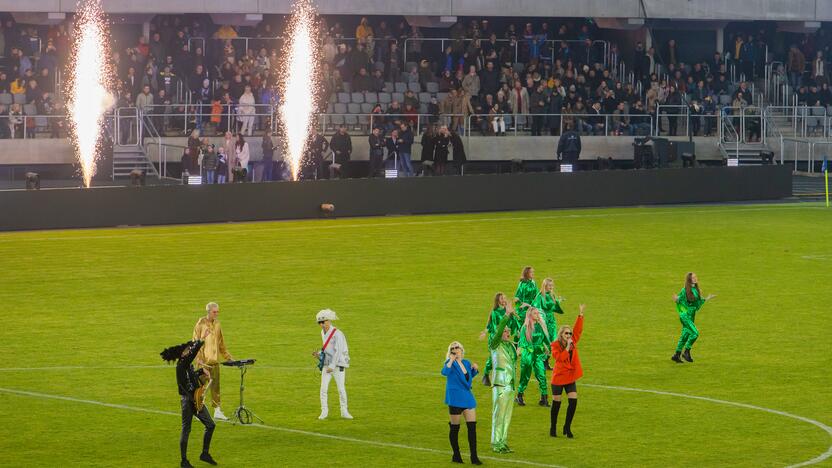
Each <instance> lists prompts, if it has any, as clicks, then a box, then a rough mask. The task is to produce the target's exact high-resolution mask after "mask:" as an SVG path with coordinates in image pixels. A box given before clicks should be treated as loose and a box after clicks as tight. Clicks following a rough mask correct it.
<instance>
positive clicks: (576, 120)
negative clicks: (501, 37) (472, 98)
mask: <svg viewBox="0 0 832 468" xmlns="http://www.w3.org/2000/svg"><path fill="white" fill-rule="evenodd" d="M535 117H540V118H543V119H544V122H543V124H542V125H541V126H540V129H541V133H543V132H542V131H543V130H552V129H554V128H557V129H558V135H562V134H563V131H564V128H566V129H567V130H575V131H577V132H578V133H581V134H593V135H596V136H601V135H602V134H603V136H634V135H637V134H639V133H643V135H644V136H647V135H651V134H652V130H653V124H654V120H653V116H652V115H650V114H586V113H579V114H573V113H567V114H470V115H468V117H467V118H466V121H465V134H466V135H467V136H471V135H472V133H473V130H474V126H473V125H472V119H482V120H483V121H485V122H486V123H488V124H493V121H494V119H502V120H503V122H504V123H505V129H506V130H510V131H512V132H513V133H514V135H515V136H516V135H517V133H518V132H520V131H523V129H522V128H521V125H523V126H529V124H531V125H532V126H533V125H534V118H535ZM550 118H551V119H557V120H558V122H557V127H553V126H551V125H547V123H546V119H550ZM597 119H603V120H604V121H603V123H600V122H597ZM634 119H635V120H636V122H635V123H634V122H633V120H634ZM590 120H591V121H592V122H596V123H589V121H590ZM644 120H647V122H645V121H644ZM521 122H522V123H521ZM615 124H618V125H617V126H616V125H615ZM564 126H566V127H564ZM492 129H493V127H492Z"/></svg>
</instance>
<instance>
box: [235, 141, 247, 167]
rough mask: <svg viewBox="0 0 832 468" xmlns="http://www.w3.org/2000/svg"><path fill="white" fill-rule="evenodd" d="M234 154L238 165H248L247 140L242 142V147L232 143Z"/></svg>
mask: <svg viewBox="0 0 832 468" xmlns="http://www.w3.org/2000/svg"><path fill="white" fill-rule="evenodd" d="M234 154H235V155H236V156H237V161H239V162H240V167H248V160H249V158H250V156H249V153H248V142H245V143H243V149H240V148H238V147H237V145H234Z"/></svg>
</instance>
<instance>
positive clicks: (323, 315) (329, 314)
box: [315, 309, 338, 322]
mask: <svg viewBox="0 0 832 468" xmlns="http://www.w3.org/2000/svg"><path fill="white" fill-rule="evenodd" d="M324 320H338V315H337V314H336V313H335V311H334V310H331V309H324V310H322V311H320V312H318V314H317V315H315V321H317V322H323V321H324Z"/></svg>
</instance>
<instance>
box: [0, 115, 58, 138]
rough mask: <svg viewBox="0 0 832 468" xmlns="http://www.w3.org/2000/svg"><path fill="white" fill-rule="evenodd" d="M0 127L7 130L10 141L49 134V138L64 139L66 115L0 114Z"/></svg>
mask: <svg viewBox="0 0 832 468" xmlns="http://www.w3.org/2000/svg"><path fill="white" fill-rule="evenodd" d="M0 125H5V126H6V127H7V128H8V129H9V133H10V135H9V136H10V138H11V139H23V140H27V139H31V138H36V137H37V136H38V135H42V134H49V138H66V137H68V136H69V127H68V123H67V116H66V115H54V114H24V113H20V114H14V115H11V114H8V113H6V114H0Z"/></svg>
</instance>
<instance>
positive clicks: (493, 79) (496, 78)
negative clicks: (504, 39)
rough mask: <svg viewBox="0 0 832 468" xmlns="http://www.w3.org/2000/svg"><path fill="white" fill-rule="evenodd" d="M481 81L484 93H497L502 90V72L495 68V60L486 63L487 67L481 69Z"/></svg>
mask: <svg viewBox="0 0 832 468" xmlns="http://www.w3.org/2000/svg"><path fill="white" fill-rule="evenodd" d="M479 82H480V88H481V90H482V94H483V95H489V94H490V95H492V96H496V95H497V91H499V90H500V72H499V71H497V70H495V69H494V62H491V61H489V62H486V63H485V68H484V69H483V70H482V71H480V78H479Z"/></svg>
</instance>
